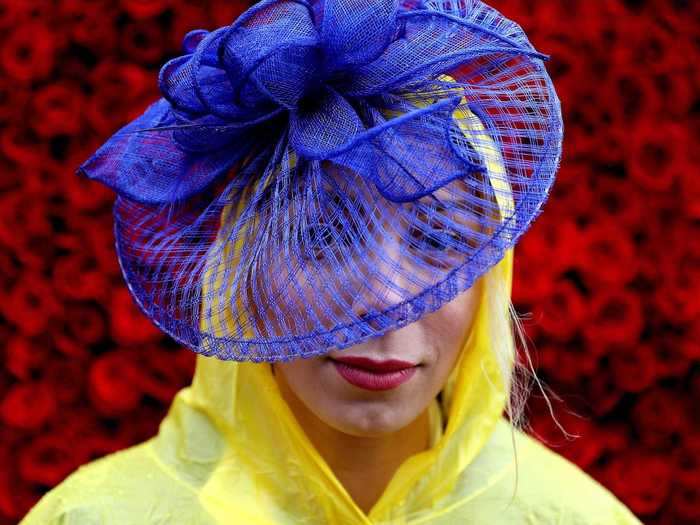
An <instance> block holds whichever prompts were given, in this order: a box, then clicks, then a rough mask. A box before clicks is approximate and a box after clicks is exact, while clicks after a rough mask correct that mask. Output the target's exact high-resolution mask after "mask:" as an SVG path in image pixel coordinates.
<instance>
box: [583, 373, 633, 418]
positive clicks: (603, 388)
mask: <svg viewBox="0 0 700 525" xmlns="http://www.w3.org/2000/svg"><path fill="white" fill-rule="evenodd" d="M583 390H584V392H585V394H586V395H585V396H584V399H585V400H586V402H587V405H588V406H589V407H590V410H591V411H592V412H593V413H594V414H596V415H598V416H602V415H604V414H607V413H608V412H610V411H611V410H612V409H613V408H615V405H617V403H618V402H619V401H620V399H621V398H622V394H623V393H624V392H623V390H622V388H621V387H620V385H619V383H618V382H617V378H616V377H615V376H614V375H613V373H612V371H611V370H610V369H609V368H608V367H600V368H598V370H597V371H596V372H595V373H593V374H592V375H591V376H590V377H586V378H585V380H584V381H583Z"/></svg>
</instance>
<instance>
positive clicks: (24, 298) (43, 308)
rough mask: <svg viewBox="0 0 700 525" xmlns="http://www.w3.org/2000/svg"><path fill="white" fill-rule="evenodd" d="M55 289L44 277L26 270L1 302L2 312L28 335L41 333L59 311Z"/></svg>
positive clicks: (0, 309) (0, 308)
mask: <svg viewBox="0 0 700 525" xmlns="http://www.w3.org/2000/svg"><path fill="white" fill-rule="evenodd" d="M58 304H59V303H58V301H57V300H56V297H55V292H54V290H53V289H52V288H51V287H50V286H49V284H48V283H47V282H45V281H44V280H43V278H42V277H41V276H39V275H37V274H35V273H33V272H29V271H25V272H23V273H22V275H21V277H20V279H19V280H18V281H17V283H16V284H15V286H14V288H12V289H11V290H10V291H9V294H8V295H7V296H6V297H5V300H4V301H2V303H0V312H2V314H3V315H4V316H5V318H7V319H8V320H9V321H11V322H12V323H14V324H15V326H17V328H18V329H19V331H20V332H22V333H23V334H25V335H28V336H34V335H39V334H40V333H42V332H43V331H44V330H45V329H46V327H47V326H48V324H49V319H50V317H51V316H53V315H55V313H56V312H57V311H58Z"/></svg>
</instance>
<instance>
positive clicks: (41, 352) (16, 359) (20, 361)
mask: <svg viewBox="0 0 700 525" xmlns="http://www.w3.org/2000/svg"><path fill="white" fill-rule="evenodd" d="M6 341H7V342H6V347H5V353H6V358H5V368H6V369H7V371H8V372H10V373H11V374H13V375H14V376H15V377H17V378H18V379H20V380H22V381H28V380H29V379H31V377H32V373H34V372H36V371H38V370H40V369H41V367H42V366H44V365H45V364H46V359H47V357H48V355H49V351H50V348H49V346H48V344H46V343H45V342H43V341H41V340H39V339H28V338H26V337H22V336H18V335H15V336H13V337H11V338H9V339H8V340H6Z"/></svg>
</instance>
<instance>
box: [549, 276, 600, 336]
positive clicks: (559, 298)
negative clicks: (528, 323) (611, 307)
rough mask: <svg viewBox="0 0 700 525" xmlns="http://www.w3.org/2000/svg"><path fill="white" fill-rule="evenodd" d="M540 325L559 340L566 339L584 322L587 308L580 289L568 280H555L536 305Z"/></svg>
mask: <svg viewBox="0 0 700 525" xmlns="http://www.w3.org/2000/svg"><path fill="white" fill-rule="evenodd" d="M537 310H538V311H539V312H540V313H541V315H540V317H539V319H540V321H539V323H540V325H542V328H543V329H544V331H545V332H546V333H547V334H548V335H550V336H552V337H553V338H555V339H557V340H559V341H567V340H569V339H571V338H572V337H573V336H574V334H575V333H576V332H577V331H578V330H580V328H581V326H582V325H583V324H584V323H585V322H586V318H587V316H588V313H589V312H588V308H587V305H586V301H585V299H584V297H583V295H582V293H581V291H580V290H579V289H578V288H577V287H576V286H575V285H574V284H573V283H571V282H570V281H565V280H560V281H557V283H556V285H555V286H554V289H553V290H552V292H551V293H550V294H549V295H547V296H545V297H543V298H542V300H541V301H540V302H539V303H538V305H537Z"/></svg>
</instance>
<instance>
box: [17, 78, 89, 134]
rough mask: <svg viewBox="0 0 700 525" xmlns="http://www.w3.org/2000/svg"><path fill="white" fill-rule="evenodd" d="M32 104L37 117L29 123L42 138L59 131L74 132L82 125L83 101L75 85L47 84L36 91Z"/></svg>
mask: <svg viewBox="0 0 700 525" xmlns="http://www.w3.org/2000/svg"><path fill="white" fill-rule="evenodd" d="M32 106H33V112H34V114H35V115H37V118H35V119H33V120H32V121H31V122H30V123H31V125H32V127H33V128H34V130H35V131H36V132H37V134H38V135H39V136H40V137H42V138H47V137H50V136H52V135H57V134H60V133H65V134H69V135H70V134H75V133H78V132H79V131H80V129H81V127H82V124H83V123H82V108H83V107H84V106H85V101H84V97H83V95H82V93H81V91H80V87H79V86H77V85H71V84H69V83H63V84H49V85H48V86H45V87H44V88H42V89H40V90H39V91H38V92H36V94H35V96H34V97H33V99H32Z"/></svg>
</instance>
